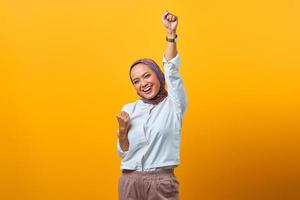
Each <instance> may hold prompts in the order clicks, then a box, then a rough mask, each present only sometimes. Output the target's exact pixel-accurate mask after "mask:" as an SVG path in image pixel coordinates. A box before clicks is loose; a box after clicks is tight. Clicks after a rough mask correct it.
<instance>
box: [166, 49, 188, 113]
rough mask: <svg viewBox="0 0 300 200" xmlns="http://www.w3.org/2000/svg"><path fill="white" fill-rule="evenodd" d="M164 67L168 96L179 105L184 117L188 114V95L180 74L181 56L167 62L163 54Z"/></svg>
mask: <svg viewBox="0 0 300 200" xmlns="http://www.w3.org/2000/svg"><path fill="white" fill-rule="evenodd" d="M163 66H164V72H165V79H166V82H167V85H168V94H169V95H170V97H171V98H172V100H174V102H175V103H176V104H177V105H178V108H179V111H180V112H181V114H182V116H183V115H184V114H185V112H186V107H187V100H188V99H187V95H186V90H185V88H184V85H183V81H182V78H181V76H180V74H179V66H180V56H179V54H178V53H177V55H176V56H175V57H174V58H172V59H171V60H169V61H167V60H166V58H165V56H164V54H163Z"/></svg>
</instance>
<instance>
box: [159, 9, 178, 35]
mask: <svg viewBox="0 0 300 200" xmlns="http://www.w3.org/2000/svg"><path fill="white" fill-rule="evenodd" d="M161 20H162V22H163V25H164V27H165V28H166V29H167V32H168V33H171V32H176V29H177V25H178V18H177V17H176V16H175V15H173V14H171V13H169V12H168V11H165V12H164V14H163V15H162V18H161Z"/></svg>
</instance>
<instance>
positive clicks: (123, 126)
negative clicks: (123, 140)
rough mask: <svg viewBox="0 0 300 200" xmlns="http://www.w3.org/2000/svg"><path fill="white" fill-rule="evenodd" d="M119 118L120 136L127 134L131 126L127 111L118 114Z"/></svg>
mask: <svg viewBox="0 0 300 200" xmlns="http://www.w3.org/2000/svg"><path fill="white" fill-rule="evenodd" d="M117 119H118V123H119V136H123V137H124V136H127V133H128V130H129V128H130V117H129V114H128V113H127V112H125V111H120V112H119V113H118V114H117Z"/></svg>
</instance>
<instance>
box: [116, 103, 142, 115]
mask: <svg viewBox="0 0 300 200" xmlns="http://www.w3.org/2000/svg"><path fill="white" fill-rule="evenodd" d="M139 101H140V100H136V101H134V102H129V103H127V104H124V105H123V107H122V109H121V110H122V111H125V112H127V113H129V114H130V113H132V112H133V110H134V108H135V107H136V105H137V104H138V103H139Z"/></svg>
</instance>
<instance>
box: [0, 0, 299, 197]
mask: <svg viewBox="0 0 300 200" xmlns="http://www.w3.org/2000/svg"><path fill="white" fill-rule="evenodd" d="M165 9H168V10H169V11H170V12H173V13H174V14H176V15H178V17H179V27H178V35H179V41H178V50H179V52H180V54H181V59H182V65H181V70H180V72H181V74H182V77H183V79H184V83H185V86H186V89H187V93H188V97H189V104H188V110H187V114H186V117H185V119H184V123H183V131H182V146H181V165H180V167H179V168H177V170H176V175H177V177H178V179H179V181H180V197H181V199H183V200H201V199H203V200H266V199H270V200H274V199H276V200H277V199H278V200H294V199H300V192H299V191H300V190H299V188H300V156H299V154H300V145H299V142H300V136H299V133H300V125H299V122H300V114H299V113H300V103H299V102H300V80H299V78H300V56H299V55H300V2H299V1H297V0H281V1H273V0H266V1H261V0H252V1H238V0H228V1H222V0H212V1H195V0H194V1H190V0H184V1H183V0H182V1H158V0H153V1H138V0H129V1H92V0H85V1H66V0H59V1H58V0H52V1H37V0H28V1H15V0H4V1H3V0H2V1H1V2H0V27H1V28H0V29H1V31H0V69H1V71H0V74H1V75H0V80H1V83H0V93H1V94H0V95H1V96H0V105H1V111H0V156H1V157H0V158H1V166H0V177H1V178H0V184H1V185H0V186H1V187H0V188H1V189H0V190H1V191H0V198H1V199H3V200H10V199H16V200H66V199H70V200H71V199H72V200H77V199H78V200H79V199H80V200H83V199H87V200H96V199H101V200H110V199H112V200H114V199H117V195H118V194H117V183H118V177H119V174H120V171H119V164H120V159H119V157H118V155H117V151H116V139H117V135H116V134H117V133H116V130H117V121H116V114H117V112H118V111H119V109H120V108H121V107H122V105H123V104H125V103H128V102H132V101H135V100H136V99H137V98H138V97H137V95H136V93H135V91H134V89H133V87H132V85H131V83H130V80H129V77H128V67H129V65H130V64H131V63H132V62H133V61H134V60H136V59H138V58H141V57H150V58H153V59H154V60H156V61H157V62H158V63H160V64H161V59H162V53H163V50H164V48H165V30H164V28H163V26H162V23H161V19H160V17H161V14H162V13H163V11H164V10H165Z"/></svg>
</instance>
